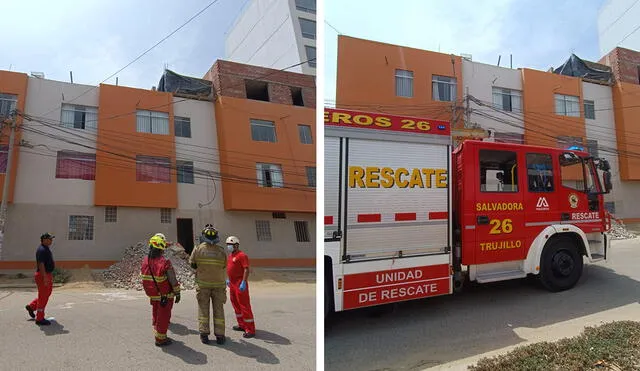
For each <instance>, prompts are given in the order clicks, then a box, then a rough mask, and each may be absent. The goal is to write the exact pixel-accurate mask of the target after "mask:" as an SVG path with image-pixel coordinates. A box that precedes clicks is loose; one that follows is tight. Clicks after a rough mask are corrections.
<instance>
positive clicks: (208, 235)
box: [202, 224, 220, 243]
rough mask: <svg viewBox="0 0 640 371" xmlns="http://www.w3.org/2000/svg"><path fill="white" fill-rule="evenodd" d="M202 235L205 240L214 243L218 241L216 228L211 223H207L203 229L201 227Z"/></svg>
mask: <svg viewBox="0 0 640 371" xmlns="http://www.w3.org/2000/svg"><path fill="white" fill-rule="evenodd" d="M202 237H203V238H204V240H205V241H206V242H209V243H216V242H218V241H220V236H219V235H218V230H216V229H215V228H213V226H212V225H211V224H207V225H206V226H205V227H204V229H202Z"/></svg>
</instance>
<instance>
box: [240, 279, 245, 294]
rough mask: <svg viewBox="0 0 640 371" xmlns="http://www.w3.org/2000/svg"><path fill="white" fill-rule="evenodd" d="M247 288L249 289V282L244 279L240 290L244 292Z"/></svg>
mask: <svg viewBox="0 0 640 371" xmlns="http://www.w3.org/2000/svg"><path fill="white" fill-rule="evenodd" d="M246 289H247V283H246V282H245V281H244V280H243V281H242V282H240V292H243V291H244V290H246Z"/></svg>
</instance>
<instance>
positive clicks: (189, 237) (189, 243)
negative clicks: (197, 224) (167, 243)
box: [177, 219, 193, 254]
mask: <svg viewBox="0 0 640 371" xmlns="http://www.w3.org/2000/svg"><path fill="white" fill-rule="evenodd" d="M177 224H178V242H179V243H180V245H182V247H184V250H185V251H186V252H187V254H191V251H192V250H193V219H178V223H177Z"/></svg>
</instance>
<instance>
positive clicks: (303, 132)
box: [298, 125, 313, 144]
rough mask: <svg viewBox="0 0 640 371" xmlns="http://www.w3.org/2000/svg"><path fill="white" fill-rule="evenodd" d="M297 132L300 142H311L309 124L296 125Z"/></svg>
mask: <svg viewBox="0 0 640 371" xmlns="http://www.w3.org/2000/svg"><path fill="white" fill-rule="evenodd" d="M298 134H299V135H300V143H302V144H313V138H312V137H311V126H309V125H298Z"/></svg>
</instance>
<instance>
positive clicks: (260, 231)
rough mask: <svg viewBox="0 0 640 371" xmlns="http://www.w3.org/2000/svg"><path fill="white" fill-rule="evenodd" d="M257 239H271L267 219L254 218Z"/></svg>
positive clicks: (269, 225)
mask: <svg viewBox="0 0 640 371" xmlns="http://www.w3.org/2000/svg"><path fill="white" fill-rule="evenodd" d="M256 234H257V236H258V241H271V224H269V221H268V220H256Z"/></svg>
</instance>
